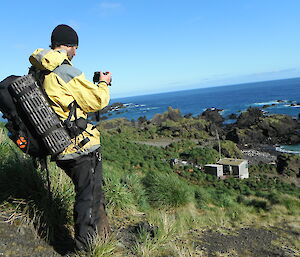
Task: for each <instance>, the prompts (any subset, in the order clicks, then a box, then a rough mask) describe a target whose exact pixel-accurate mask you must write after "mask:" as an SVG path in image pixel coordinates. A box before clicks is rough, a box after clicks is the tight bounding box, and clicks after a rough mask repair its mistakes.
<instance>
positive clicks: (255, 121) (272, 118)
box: [226, 108, 300, 144]
mask: <svg viewBox="0 0 300 257" xmlns="http://www.w3.org/2000/svg"><path fill="white" fill-rule="evenodd" d="M226 129H227V132H226V138H227V139H229V140H231V141H233V142H235V143H239V144H241V143H242V144H248V143H265V144H297V143H299V142H300V132H299V129H300V123H299V122H298V121H297V120H296V119H293V118H292V117H290V116H288V115H283V114H274V115H268V116H266V115H264V114H263V112H262V111H261V110H260V109H259V108H249V109H248V110H247V111H246V112H244V113H242V114H240V116H239V117H238V119H237V122H236V123H235V124H232V125H231V126H227V128H226Z"/></svg>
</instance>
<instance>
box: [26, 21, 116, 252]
mask: <svg viewBox="0 0 300 257" xmlns="http://www.w3.org/2000/svg"><path fill="white" fill-rule="evenodd" d="M77 48H78V35H77V33H76V31H75V30H74V29H72V28H71V27H70V26H68V25H64V24H61V25H58V26H57V27H56V28H55V29H54V30H53V32H52V35H51V49H47V50H44V49H37V50H35V51H34V52H33V54H32V55H31V56H30V58H29V60H30V62H31V64H32V65H33V67H34V68H35V70H36V71H37V72H36V74H38V73H42V74H43V76H42V79H43V80H42V81H43V82H42V83H43V88H44V90H45V92H46V94H47V95H48V98H49V103H50V106H51V107H52V108H53V110H54V111H55V112H56V114H57V115H58V117H59V118H60V120H61V121H63V124H64V126H65V127H66V129H67V131H68V132H69V134H70V136H71V138H72V144H71V145H70V146H68V147H67V148H66V149H65V150H64V151H63V152H62V153H61V154H59V155H58V156H57V157H56V163H57V165H58V166H59V167H60V168H62V169H63V170H64V171H65V172H66V174H67V175H68V176H69V177H70V178H71V179H72V181H73V183H74V185H75V192H76V199H75V205H74V222H75V245H76V248H77V249H79V250H86V249H87V248H88V247H89V243H90V240H91V239H92V238H93V237H94V236H95V235H96V234H97V233H98V234H99V235H101V236H106V235H107V234H108V233H109V230H110V228H109V225H108V219H107V216H106V212H105V205H104V194H103V190H102V162H101V155H100V151H99V148H100V133H99V131H98V130H97V129H96V128H95V127H94V126H93V125H92V124H90V123H88V122H87V113H88V112H96V111H98V110H100V109H102V108H104V107H105V106H107V105H108V102H109V89H108V85H110V82H111V73H110V72H105V73H102V72H101V73H100V82H99V83H98V84H97V85H96V84H93V83H92V82H90V81H88V80H86V78H85V76H84V74H83V73H82V72H81V71H80V70H78V69H76V68H75V67H73V66H72V63H71V60H72V58H73V57H74V56H75V55H76V49H77Z"/></svg>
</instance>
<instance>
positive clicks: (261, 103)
mask: <svg viewBox="0 0 300 257" xmlns="http://www.w3.org/2000/svg"><path fill="white" fill-rule="evenodd" d="M287 102H289V100H271V101H267V102H260V103H253V105H257V106H264V105H270V104H280V103H287Z"/></svg>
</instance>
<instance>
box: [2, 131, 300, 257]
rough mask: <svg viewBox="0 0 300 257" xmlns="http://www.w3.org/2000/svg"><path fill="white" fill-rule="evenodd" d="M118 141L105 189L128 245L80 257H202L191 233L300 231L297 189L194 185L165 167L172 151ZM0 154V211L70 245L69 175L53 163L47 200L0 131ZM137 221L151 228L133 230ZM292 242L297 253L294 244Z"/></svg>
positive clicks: (106, 242) (114, 244)
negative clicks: (253, 229) (243, 229)
mask: <svg viewBox="0 0 300 257" xmlns="http://www.w3.org/2000/svg"><path fill="white" fill-rule="evenodd" d="M128 133H129V132H128ZM107 136H109V135H107ZM121 139H122V140H125V136H122V138H121ZM122 140H119V139H118V137H117V136H116V138H114V139H110V140H109V141H108V142H106V143H105V148H106V149H104V150H105V151H106V156H107V158H108V159H105V161H104V182H105V184H104V190H105V195H106V201H107V211H108V214H109V218H110V220H112V221H113V222H112V224H117V223H118V222H119V223H120V222H122V225H121V227H122V228H121V229H120V230H118V228H115V233H119V232H120V233H121V232H123V234H124V235H126V233H124V230H125V231H126V230H127V233H131V234H130V236H131V237H132V238H133V241H130V242H128V243H127V245H126V240H125V242H123V241H122V243H124V244H125V245H124V246H122V245H121V243H120V238H119V234H118V236H116V234H115V235H113V236H112V237H109V238H107V239H101V238H96V239H95V240H94V242H93V244H92V245H91V247H90V252H89V253H88V255H86V254H85V255H80V254H81V253H78V256H91V257H98V256H99V257H102V256H107V257H109V256H151V257H152V256H179V257H181V256H182V257H183V256H184V257H185V256H207V255H206V253H205V251H202V250H201V249H200V250H199V249H196V248H195V246H194V245H193V242H194V241H193V240H194V239H193V238H192V237H191V231H192V232H193V231H194V234H193V235H196V236H199V235H200V234H201V233H200V232H201V231H203V230H206V229H213V230H215V231H220V232H223V230H224V231H226V228H232V227H243V226H248V225H249V226H250V225H252V226H253V225H255V226H261V227H263V226H278V224H279V225H281V224H285V225H286V226H287V228H288V229H290V228H292V229H294V230H295V231H298V230H297V229H296V227H297V224H299V221H298V220H297V219H296V217H298V216H299V214H300V205H299V204H300V200H299V196H300V192H299V188H296V187H295V186H294V185H292V184H288V183H283V182H281V181H279V180H276V179H274V178H272V179H271V178H268V177H253V178H250V179H248V180H244V181H238V180H233V179H232V180H227V181H219V180H217V179H215V178H213V177H210V176H208V175H203V176H198V177H197V176H195V177H194V178H193V180H191V179H190V178H189V177H184V176H182V174H183V172H185V171H182V173H181V175H178V174H176V173H175V172H173V171H172V169H171V168H170V166H169V164H168V162H167V160H168V159H167V158H168V156H169V157H172V156H173V155H172V154H173V152H172V151H173V150H172V147H171V148H170V149H171V150H170V149H169V148H166V149H165V151H166V152H164V150H163V149H159V150H157V149H156V148H153V147H148V146H142V145H135V144H132V143H131V144H127V143H126V142H125V141H122ZM110 147H111V148H113V152H112V151H110ZM183 148H184V147H183ZM187 149H189V146H187ZM131 150H132V151H131ZM182 151H184V149H182ZM119 152H121V155H118V153H119ZM0 156H1V157H0V188H1V191H0V208H1V210H3V211H5V215H6V217H7V220H8V221H9V222H14V223H17V224H23V223H26V224H29V225H31V226H33V227H34V228H35V231H36V235H37V236H38V237H42V238H45V239H46V240H48V241H49V242H50V243H51V244H53V245H55V243H56V242H66V241H67V240H69V239H70V237H71V236H72V234H73V229H72V227H73V217H72V209H73V203H74V197H75V196H74V188H73V184H72V182H71V180H70V179H69V178H68V176H67V175H66V174H65V173H64V172H63V171H61V170H60V169H59V168H58V167H57V166H56V165H55V163H51V164H50V165H49V169H50V179H51V191H52V193H51V195H49V194H48V190H47V178H46V173H45V172H43V171H41V170H40V169H36V168H35V167H34V165H33V163H32V162H31V160H30V159H29V158H27V157H26V156H25V155H24V154H22V153H21V152H20V151H18V150H17V149H16V148H15V147H14V145H13V144H12V143H11V142H10V141H8V140H7V138H6V136H5V134H4V133H3V131H1V129H0ZM135 156H137V157H136V158H135ZM119 157H120V159H118V158H119ZM104 158H105V154H104ZM0 214H1V211H0ZM137 221H138V222H145V223H147V224H149V228H147V227H144V228H143V227H141V229H140V230H139V231H138V232H137V233H133V232H131V231H130V227H132V226H134V224H136V222H137ZM296 221H297V222H296ZM295 222H296V223H295ZM288 226H290V227H288ZM121 234H122V233H121ZM123 234H122V235H123ZM290 242H291V244H292V245H293V247H294V248H295V249H297V247H299V244H298V243H297V242H296V240H295V239H293V238H291V240H290ZM58 248H59V247H57V249H58ZM232 254H234V253H232Z"/></svg>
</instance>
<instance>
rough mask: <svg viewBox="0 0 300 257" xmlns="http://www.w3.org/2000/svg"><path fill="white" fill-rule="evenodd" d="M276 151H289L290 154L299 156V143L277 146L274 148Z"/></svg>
mask: <svg viewBox="0 0 300 257" xmlns="http://www.w3.org/2000/svg"><path fill="white" fill-rule="evenodd" d="M275 150H276V151H277V152H282V153H291V154H296V155H299V156H300V144H299V145H295V146H284V145H282V146H277V147H276V148H275Z"/></svg>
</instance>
